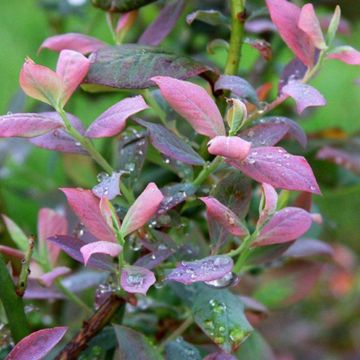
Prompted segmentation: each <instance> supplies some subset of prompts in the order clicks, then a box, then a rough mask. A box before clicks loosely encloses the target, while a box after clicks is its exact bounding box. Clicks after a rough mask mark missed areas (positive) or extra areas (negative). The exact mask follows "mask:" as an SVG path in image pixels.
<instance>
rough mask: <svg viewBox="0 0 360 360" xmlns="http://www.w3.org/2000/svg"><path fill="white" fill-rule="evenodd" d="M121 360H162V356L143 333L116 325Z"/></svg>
mask: <svg viewBox="0 0 360 360" xmlns="http://www.w3.org/2000/svg"><path fill="white" fill-rule="evenodd" d="M114 329H115V334H116V338H117V341H118V343H119V348H120V351H119V352H120V359H121V360H162V359H163V357H162V355H161V354H160V353H159V352H158V350H157V349H156V348H155V347H154V346H153V345H152V344H151V343H150V341H149V340H148V339H147V338H146V337H145V336H144V335H143V334H141V333H139V332H137V331H135V330H133V329H130V328H128V327H126V326H120V325H114Z"/></svg>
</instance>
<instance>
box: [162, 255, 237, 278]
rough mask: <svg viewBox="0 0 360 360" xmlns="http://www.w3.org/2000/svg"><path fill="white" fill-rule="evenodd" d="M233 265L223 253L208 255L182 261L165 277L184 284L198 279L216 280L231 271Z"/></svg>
mask: <svg viewBox="0 0 360 360" xmlns="http://www.w3.org/2000/svg"><path fill="white" fill-rule="evenodd" d="M233 265H234V263H233V260H232V259H231V258H230V257H228V256H225V255H216V256H209V257H206V258H203V259H200V260H195V261H190V262H185V261H182V262H181V264H180V265H178V266H177V267H176V269H174V270H172V271H171V272H170V274H168V275H167V277H166V279H167V280H173V281H177V282H181V283H183V284H185V285H190V284H192V283H194V282H199V281H213V280H218V279H222V278H223V277H224V276H226V275H227V274H229V273H231V270H232V268H233Z"/></svg>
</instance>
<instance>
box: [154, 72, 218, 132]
mask: <svg viewBox="0 0 360 360" xmlns="http://www.w3.org/2000/svg"><path fill="white" fill-rule="evenodd" d="M151 80H152V81H154V83H156V85H158V86H159V88H160V91H161V95H162V96H163V97H164V98H165V100H166V101H167V102H168V103H169V104H170V106H171V107H172V108H173V109H174V110H175V111H176V112H177V113H179V114H180V115H181V116H182V117H183V118H185V119H186V120H187V121H188V122H189V123H190V125H191V126H192V127H193V128H194V130H195V131H196V132H198V133H199V134H202V135H205V136H209V137H211V138H212V137H215V136H217V135H225V127H224V122H223V119H222V116H221V114H220V111H219V109H218V108H217V106H216V104H215V102H214V100H213V99H212V98H211V97H210V95H209V94H208V93H207V92H206V91H205V90H204V89H203V88H202V87H201V86H199V85H195V84H192V83H190V82H188V81H182V80H177V79H175V78H173V77H166V76H156V77H153V78H151Z"/></svg>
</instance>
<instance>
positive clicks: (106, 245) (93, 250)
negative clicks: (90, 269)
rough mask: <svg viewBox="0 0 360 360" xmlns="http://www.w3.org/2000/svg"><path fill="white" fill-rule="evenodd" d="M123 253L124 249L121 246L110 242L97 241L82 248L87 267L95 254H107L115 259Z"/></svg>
mask: <svg viewBox="0 0 360 360" xmlns="http://www.w3.org/2000/svg"><path fill="white" fill-rule="evenodd" d="M121 251H122V247H121V246H120V245H119V244H116V243H113V242H109V241H95V242H92V243H89V244H86V245H84V246H82V247H81V249H80V252H81V254H82V256H83V258H84V264H85V265H87V263H88V261H89V259H90V257H91V256H92V255H93V254H105V255H110V256H112V257H115V256H118V255H119V254H120V253H121Z"/></svg>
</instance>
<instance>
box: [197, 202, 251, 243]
mask: <svg viewBox="0 0 360 360" xmlns="http://www.w3.org/2000/svg"><path fill="white" fill-rule="evenodd" d="M200 200H201V201H203V202H204V203H205V205H206V213H207V216H208V217H211V218H213V219H214V220H215V221H217V222H218V223H219V224H220V225H222V226H223V227H224V228H225V229H226V230H227V231H228V232H229V233H230V234H232V235H235V236H244V235H247V233H248V231H247V229H246V227H245V226H244V225H243V224H242V222H241V220H240V219H239V218H238V217H237V216H236V215H235V214H234V213H233V212H232V211H231V210H230V209H229V208H228V207H226V206H225V205H223V204H222V203H221V202H220V201H219V200H217V199H215V198H214V197H211V196H208V197H202V198H200Z"/></svg>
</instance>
